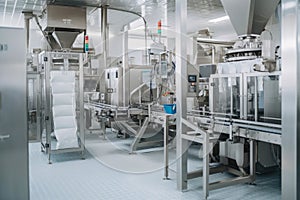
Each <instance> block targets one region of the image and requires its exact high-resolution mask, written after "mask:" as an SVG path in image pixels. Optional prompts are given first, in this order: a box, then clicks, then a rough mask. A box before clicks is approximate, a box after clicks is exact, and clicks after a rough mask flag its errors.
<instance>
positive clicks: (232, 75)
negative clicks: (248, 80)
mask: <svg viewBox="0 0 300 200" xmlns="http://www.w3.org/2000/svg"><path fill="white" fill-rule="evenodd" d="M221 78H239V79H240V103H241V104H242V101H243V74H240V73H239V74H213V75H211V76H210V78H209V90H210V91H212V90H213V88H214V86H213V79H221ZM213 102H214V98H213V92H210V93H209V109H210V110H211V112H212V113H214V107H213V106H214V104H213ZM240 111H241V113H240V118H241V117H242V116H243V115H242V113H243V106H242V105H240ZM232 115H233V93H232V85H231V87H230V115H229V116H232Z"/></svg>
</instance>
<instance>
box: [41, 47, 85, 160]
mask: <svg viewBox="0 0 300 200" xmlns="http://www.w3.org/2000/svg"><path fill="white" fill-rule="evenodd" d="M43 54H44V56H43V58H44V61H45V60H47V61H45V62H44V64H45V65H44V70H45V71H44V79H45V80H44V84H45V85H44V87H45V88H44V90H45V99H44V106H45V107H44V109H45V111H44V113H45V114H44V115H45V116H44V117H45V127H46V141H45V142H44V141H43V135H41V147H42V150H45V152H46V153H47V154H48V162H49V164H51V155H52V154H60V153H67V152H81V155H82V158H84V151H85V146H84V144H85V134H84V131H85V127H84V102H83V101H84V100H83V96H84V89H83V88H84V87H83V84H84V78H83V65H84V63H83V62H84V55H83V54H82V53H65V52H43ZM53 55H62V56H74V57H77V58H78V61H79V63H78V64H79V67H78V71H77V76H78V83H79V84H78V87H79V91H78V96H77V97H78V98H79V110H77V111H76V112H77V113H78V112H79V119H77V121H79V131H78V139H79V147H78V148H66V149H52V146H51V132H52V127H53V124H52V109H51V107H52V106H51V105H52V98H51V93H50V72H51V71H52V68H53V64H52V56H53ZM45 58H46V59H45Z"/></svg>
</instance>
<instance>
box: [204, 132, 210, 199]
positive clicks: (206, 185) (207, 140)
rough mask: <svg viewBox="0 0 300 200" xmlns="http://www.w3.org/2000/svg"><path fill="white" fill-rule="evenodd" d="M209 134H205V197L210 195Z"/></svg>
mask: <svg viewBox="0 0 300 200" xmlns="http://www.w3.org/2000/svg"><path fill="white" fill-rule="evenodd" d="M209 146H210V145H209V134H203V196H204V199H207V197H208V194H209Z"/></svg>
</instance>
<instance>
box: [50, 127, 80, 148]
mask: <svg viewBox="0 0 300 200" xmlns="http://www.w3.org/2000/svg"><path fill="white" fill-rule="evenodd" d="M54 134H55V136H56V139H57V146H56V147H57V149H64V148H76V147H78V146H79V145H78V139H77V129H76V128H69V129H58V130H55V131H54Z"/></svg>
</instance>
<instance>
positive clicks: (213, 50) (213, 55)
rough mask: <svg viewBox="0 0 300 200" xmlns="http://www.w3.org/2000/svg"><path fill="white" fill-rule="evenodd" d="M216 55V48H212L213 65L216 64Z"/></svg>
mask: <svg viewBox="0 0 300 200" xmlns="http://www.w3.org/2000/svg"><path fill="white" fill-rule="evenodd" d="M215 53H216V47H215V46H211V63H212V64H215Z"/></svg>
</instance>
